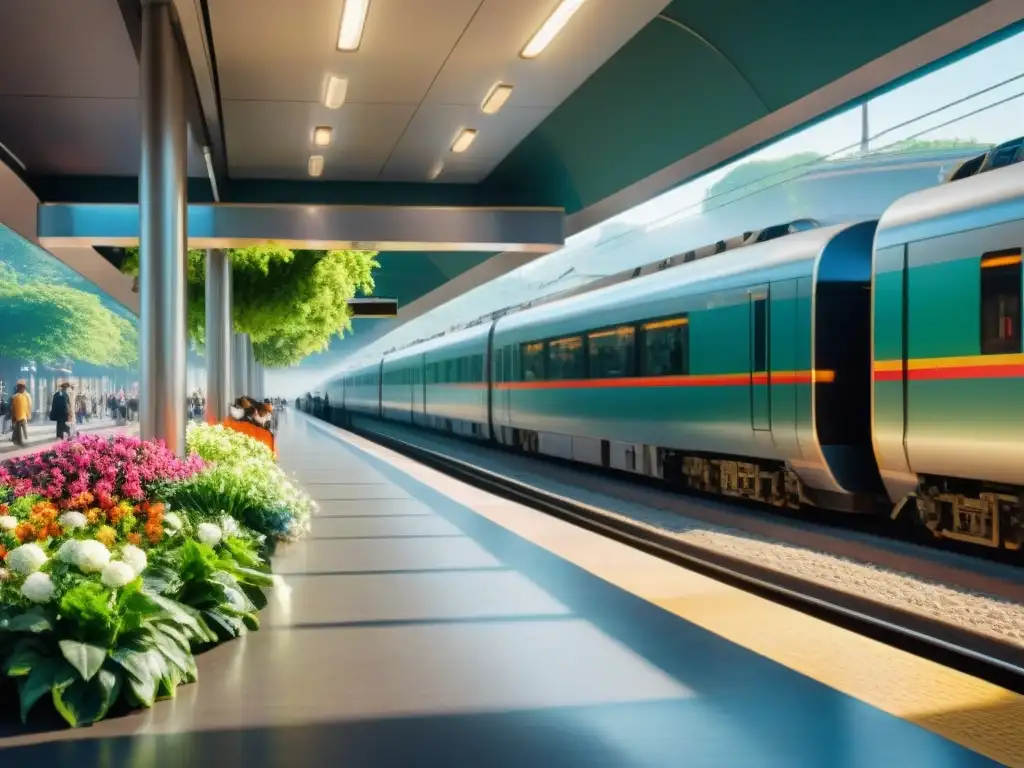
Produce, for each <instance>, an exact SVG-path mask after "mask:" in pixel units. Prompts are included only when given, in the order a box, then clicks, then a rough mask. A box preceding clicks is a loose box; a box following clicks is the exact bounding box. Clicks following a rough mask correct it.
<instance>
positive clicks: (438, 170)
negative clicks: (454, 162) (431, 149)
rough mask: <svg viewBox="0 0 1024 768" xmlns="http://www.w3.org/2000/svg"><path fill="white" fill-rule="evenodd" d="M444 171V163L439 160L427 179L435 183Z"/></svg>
mask: <svg viewBox="0 0 1024 768" xmlns="http://www.w3.org/2000/svg"><path fill="white" fill-rule="evenodd" d="M443 170H444V163H442V162H441V161H440V160H438V161H437V162H436V163H435V164H434V167H433V168H431V169H430V173H428V174H427V178H428V179H429V180H430V181H433V180H434V179H436V178H437V177H438V176H440V175H441V171H443Z"/></svg>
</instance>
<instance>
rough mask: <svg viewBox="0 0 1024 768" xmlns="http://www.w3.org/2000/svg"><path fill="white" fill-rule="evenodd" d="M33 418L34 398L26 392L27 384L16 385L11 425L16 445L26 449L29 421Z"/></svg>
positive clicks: (12, 401) (12, 400) (12, 438)
mask: <svg viewBox="0 0 1024 768" xmlns="http://www.w3.org/2000/svg"><path fill="white" fill-rule="evenodd" d="M31 417H32V398H31V397H30V396H29V394H28V392H26V391H25V382H24V381H19V382H18V383H17V384H16V385H15V393H14V397H12V398H11V425H12V426H13V427H14V434H13V435H11V440H12V441H13V442H14V444H15V445H20V446H22V447H24V445H25V443H27V442H28V420H29V419H30V418H31Z"/></svg>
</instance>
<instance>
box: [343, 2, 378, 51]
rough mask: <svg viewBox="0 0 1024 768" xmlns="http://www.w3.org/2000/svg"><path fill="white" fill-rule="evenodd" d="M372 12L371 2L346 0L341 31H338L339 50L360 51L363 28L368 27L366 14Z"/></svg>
mask: <svg viewBox="0 0 1024 768" xmlns="http://www.w3.org/2000/svg"><path fill="white" fill-rule="evenodd" d="M369 10H370V0H345V8H344V9H343V10H342V12H341V29H340V30H339V31H338V50H339V51H356V50H359V41H360V40H362V39H363V27H364V26H365V25H366V12H367V11H369Z"/></svg>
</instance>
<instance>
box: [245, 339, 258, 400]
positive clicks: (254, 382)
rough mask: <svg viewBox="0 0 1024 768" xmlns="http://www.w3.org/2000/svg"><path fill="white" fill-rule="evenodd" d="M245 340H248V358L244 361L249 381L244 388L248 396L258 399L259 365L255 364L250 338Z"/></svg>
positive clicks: (254, 354)
mask: <svg viewBox="0 0 1024 768" xmlns="http://www.w3.org/2000/svg"><path fill="white" fill-rule="evenodd" d="M247 338H248V339H249V342H248V350H249V357H248V359H247V360H246V366H247V370H248V372H249V380H248V386H247V387H246V388H247V389H248V394H249V396H250V397H253V398H259V396H260V393H259V392H258V391H257V390H259V363H257V362H256V353H255V351H254V350H253V347H252V338H251V337H247Z"/></svg>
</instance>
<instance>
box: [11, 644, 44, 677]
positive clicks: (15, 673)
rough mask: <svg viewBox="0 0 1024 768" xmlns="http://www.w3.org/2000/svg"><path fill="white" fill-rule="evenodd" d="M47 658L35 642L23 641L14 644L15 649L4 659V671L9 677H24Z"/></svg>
mask: <svg viewBox="0 0 1024 768" xmlns="http://www.w3.org/2000/svg"><path fill="white" fill-rule="evenodd" d="M45 660H46V657H45V656H42V655H41V654H40V653H39V650H38V647H37V646H36V645H35V644H34V643H32V642H25V641H22V642H20V643H18V644H17V645H16V646H14V650H12V651H11V654H10V655H9V656H8V657H7V658H6V659H5V660H4V673H6V675H7V676H8V677H24V676H25V675H28V674H29V673H30V672H31V671H32V670H33V668H35V667H36V666H37V665H38V664H40V663H41V662H42V661H45Z"/></svg>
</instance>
